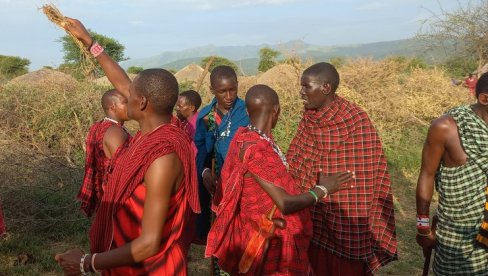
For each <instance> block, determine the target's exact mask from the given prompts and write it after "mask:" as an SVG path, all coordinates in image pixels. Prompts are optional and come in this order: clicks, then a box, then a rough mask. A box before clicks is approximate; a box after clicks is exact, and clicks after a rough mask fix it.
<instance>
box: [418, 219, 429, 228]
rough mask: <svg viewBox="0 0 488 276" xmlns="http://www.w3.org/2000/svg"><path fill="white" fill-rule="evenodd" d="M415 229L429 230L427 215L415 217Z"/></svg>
mask: <svg viewBox="0 0 488 276" xmlns="http://www.w3.org/2000/svg"><path fill="white" fill-rule="evenodd" d="M417 229H420V230H427V229H430V219H429V216H427V215H417Z"/></svg>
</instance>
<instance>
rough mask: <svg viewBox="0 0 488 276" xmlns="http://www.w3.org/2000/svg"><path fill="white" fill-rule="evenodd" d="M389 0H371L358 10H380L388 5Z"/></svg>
mask: <svg viewBox="0 0 488 276" xmlns="http://www.w3.org/2000/svg"><path fill="white" fill-rule="evenodd" d="M388 4H389V2H387V1H370V2H367V3H365V4H363V5H360V6H359V7H357V8H356V10H358V11H371V10H380V9H383V8H385V7H387V6H388Z"/></svg>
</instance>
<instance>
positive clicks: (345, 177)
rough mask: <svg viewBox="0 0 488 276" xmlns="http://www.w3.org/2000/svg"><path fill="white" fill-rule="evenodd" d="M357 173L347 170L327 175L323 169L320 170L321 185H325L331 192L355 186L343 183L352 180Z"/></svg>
mask: <svg viewBox="0 0 488 276" xmlns="http://www.w3.org/2000/svg"><path fill="white" fill-rule="evenodd" d="M355 178H356V175H355V173H354V172H351V171H347V172H340V173H335V174H331V175H329V176H326V175H325V174H323V173H322V170H320V172H319V185H321V186H324V187H325V188H327V191H328V193H329V194H333V193H335V192H337V191H340V190H345V189H351V188H354V185H352V184H348V185H342V184H343V183H347V182H350V181H351V180H353V179H355Z"/></svg>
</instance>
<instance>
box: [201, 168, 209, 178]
mask: <svg viewBox="0 0 488 276" xmlns="http://www.w3.org/2000/svg"><path fill="white" fill-rule="evenodd" d="M207 170H210V169H209V168H205V169H203V171H202V178H203V176H204V175H205V172H206V171H207Z"/></svg>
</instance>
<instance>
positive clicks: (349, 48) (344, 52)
mask: <svg viewBox="0 0 488 276" xmlns="http://www.w3.org/2000/svg"><path fill="white" fill-rule="evenodd" d="M263 47H270V48H273V49H275V50H278V51H280V52H281V53H282V55H281V56H280V58H284V57H286V56H291V55H292V54H293V55H298V56H300V57H301V58H302V59H312V60H314V61H327V60H329V59H330V58H333V57H372V58H374V59H381V58H384V57H386V56H391V55H395V56H417V57H422V58H424V59H425V60H426V61H427V62H433V61H437V62H439V61H442V60H444V59H445V58H446V55H445V53H443V51H441V49H435V50H427V47H426V45H425V43H424V42H422V41H419V40H416V39H413V38H412V39H403V40H394V41H385V42H376V43H367V44H355V45H343V46H320V45H313V44H308V43H305V42H304V41H301V40H295V41H290V42H287V43H283V44H277V45H268V44H261V45H246V46H220V47H219V46H214V45H208V46H202V47H196V48H190V49H186V50H181V51H167V52H164V53H162V54H160V55H156V56H152V57H147V58H142V59H131V60H127V61H125V62H122V67H124V68H128V67H130V66H140V67H143V68H145V69H146V68H165V69H174V70H180V69H181V68H183V67H185V66H186V65H188V64H191V63H197V64H200V62H201V60H202V59H203V58H204V57H207V56H211V55H217V56H222V57H226V58H228V59H230V60H232V61H234V62H235V63H236V64H237V65H238V66H239V67H240V68H241V70H242V71H243V73H244V74H246V75H253V74H255V73H256V72H257V67H258V63H259V49H261V48H263Z"/></svg>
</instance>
